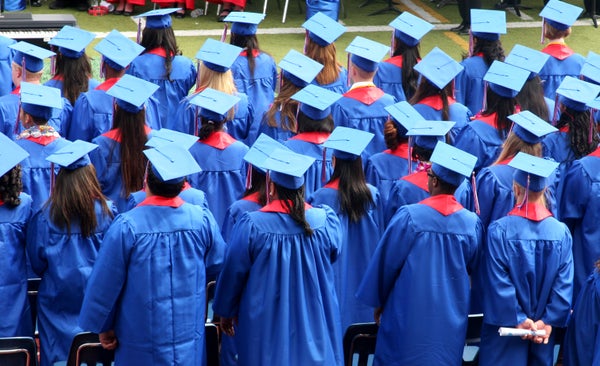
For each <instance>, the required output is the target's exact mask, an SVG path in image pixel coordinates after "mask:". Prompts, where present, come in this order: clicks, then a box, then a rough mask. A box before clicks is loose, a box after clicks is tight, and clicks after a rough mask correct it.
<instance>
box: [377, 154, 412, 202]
mask: <svg viewBox="0 0 600 366" xmlns="http://www.w3.org/2000/svg"><path fill="white" fill-rule="evenodd" d="M416 165H417V164H416V163H415V164H414V167H416ZM414 167H413V169H414ZM409 173H410V172H409V171H408V159H406V158H401V157H399V156H396V155H392V154H388V153H385V152H381V153H377V154H375V155H371V156H370V157H369V159H368V160H367V166H366V168H365V178H366V179H367V182H369V183H370V184H372V185H374V186H375V187H377V189H378V190H379V194H381V201H382V202H387V201H388V197H389V196H390V192H391V190H392V185H393V184H394V182H395V181H397V180H398V179H400V178H401V177H402V176H404V175H407V174H409Z"/></svg>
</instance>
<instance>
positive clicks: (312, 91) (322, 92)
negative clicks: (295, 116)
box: [292, 84, 342, 121]
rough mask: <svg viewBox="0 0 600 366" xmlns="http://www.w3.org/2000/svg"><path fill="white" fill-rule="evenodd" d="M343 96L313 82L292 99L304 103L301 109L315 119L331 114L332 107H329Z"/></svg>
mask: <svg viewBox="0 0 600 366" xmlns="http://www.w3.org/2000/svg"><path fill="white" fill-rule="evenodd" d="M341 97H342V95H341V94H338V93H335V92H332V91H331V90H328V89H325V88H322V87H320V86H317V85H313V84H310V85H307V86H306V87H305V88H303V89H302V90H300V91H298V92H297V93H296V94H294V95H292V99H294V100H297V101H298V102H300V103H302V104H301V105H300V111H301V112H302V113H304V114H305V115H306V116H308V118H310V119H313V120H315V121H318V120H322V119H325V118H326V117H327V116H329V114H331V108H329V107H330V106H331V105H332V104H333V103H335V102H336V101H337V100H338V99H340V98H341Z"/></svg>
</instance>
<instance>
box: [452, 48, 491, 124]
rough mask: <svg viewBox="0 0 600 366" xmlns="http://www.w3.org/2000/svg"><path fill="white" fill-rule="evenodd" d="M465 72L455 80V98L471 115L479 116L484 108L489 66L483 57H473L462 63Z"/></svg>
mask: <svg viewBox="0 0 600 366" xmlns="http://www.w3.org/2000/svg"><path fill="white" fill-rule="evenodd" d="M460 64H461V65H462V66H463V67H464V70H463V71H461V72H460V73H459V74H458V75H457V76H456V78H455V79H454V97H455V98H456V101H457V102H459V103H461V104H463V105H465V106H466V107H467V108H469V110H470V111H471V113H473V114H477V113H478V112H479V111H481V109H482V108H483V102H484V101H483V96H484V90H485V81H483V77H484V76H485V73H486V72H487V71H488V69H489V66H488V65H486V64H485V61H484V59H483V57H482V56H472V57H469V58H466V59H464V60H463V61H462V62H461V63H460Z"/></svg>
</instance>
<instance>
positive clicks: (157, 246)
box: [79, 196, 225, 366]
mask: <svg viewBox="0 0 600 366" xmlns="http://www.w3.org/2000/svg"><path fill="white" fill-rule="evenodd" d="M157 218H160V219H157ZM224 253H225V242H223V239H222V238H221V234H219V228H218V226H217V224H216V222H215V220H214V218H213V216H212V214H211V213H210V212H209V211H208V210H206V209H205V208H203V207H201V206H196V205H192V204H189V203H184V202H183V200H181V199H180V198H178V197H176V198H175V199H167V198H163V197H156V196H154V197H151V198H148V199H146V200H145V201H143V202H142V204H141V205H139V206H138V207H136V208H134V209H133V210H131V211H128V212H125V213H123V214H121V215H119V216H117V218H116V219H115V220H114V222H113V223H112V225H111V226H110V228H109V229H108V231H107V232H106V235H105V240H104V243H103V245H102V247H101V248H100V253H99V254H98V259H97V260H96V264H95V265H94V270H93V271H92V275H91V277H90V280H89V283H88V287H87V291H86V295H85V298H84V301H83V305H82V309H81V315H80V318H79V325H80V327H81V328H82V329H84V330H89V331H92V332H96V333H100V332H105V331H108V330H111V329H113V330H114V331H115V335H116V337H117V339H118V341H119V346H118V347H117V350H116V352H115V365H116V366H119V365H123V366H125V365H154V366H163V365H164V366H167V365H180V366H183V365H202V364H204V362H205V360H204V357H205V356H204V316H205V314H204V313H205V311H204V303H205V301H206V296H205V287H206V277H207V276H211V275H216V274H217V273H218V271H219V269H220V266H221V264H222V262H223V257H224ZM107 274H110V276H107Z"/></svg>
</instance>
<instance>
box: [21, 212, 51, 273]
mask: <svg viewBox="0 0 600 366" xmlns="http://www.w3.org/2000/svg"><path fill="white" fill-rule="evenodd" d="M49 240H50V232H49V226H48V222H47V221H46V220H45V217H44V213H43V211H38V212H37V213H36V214H35V215H34V216H33V218H32V219H31V221H29V224H28V226H27V241H26V242H27V256H28V257H29V261H30V262H31V268H32V269H33V271H34V272H35V273H36V274H37V275H38V276H40V277H42V276H43V275H44V273H45V272H46V269H47V268H48V260H47V258H46V251H45V244H46V243H48V242H49Z"/></svg>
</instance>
